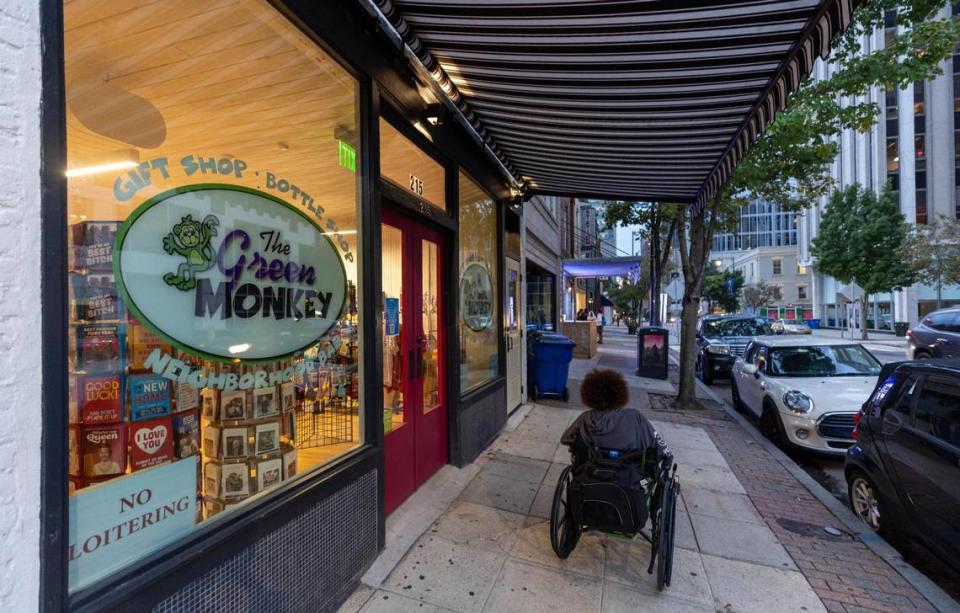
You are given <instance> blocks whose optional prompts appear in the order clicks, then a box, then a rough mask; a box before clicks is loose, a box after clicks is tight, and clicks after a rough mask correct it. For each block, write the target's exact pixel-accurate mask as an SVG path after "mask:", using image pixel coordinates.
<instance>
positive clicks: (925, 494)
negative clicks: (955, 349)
mask: <svg viewBox="0 0 960 613" xmlns="http://www.w3.org/2000/svg"><path fill="white" fill-rule="evenodd" d="M856 419H857V422H858V423H857V426H856V427H855V428H854V438H855V439H857V441H858V442H857V444H855V445H854V446H853V447H851V448H850V449H849V450H848V451H847V457H846V464H845V466H844V474H845V475H846V479H847V492H848V495H849V497H850V507H851V508H852V509H853V511H854V513H856V514H857V515H858V516H859V517H860V519H862V520H863V521H864V522H866V523H867V524H868V525H869V526H870V527H872V528H873V529H874V530H876V531H878V532H880V533H881V534H883V535H884V536H886V537H887V538H888V539H890V540H892V541H896V540H898V539H899V537H900V536H909V537H911V538H913V539H915V540H916V541H918V542H920V543H921V544H923V545H924V546H925V547H926V548H927V549H929V550H931V551H933V552H934V553H935V554H937V555H938V556H939V557H941V558H943V561H944V562H946V563H947V564H948V565H949V566H951V567H952V568H953V570H954V571H955V572H960V360H937V361H932V362H900V363H890V364H885V365H884V367H883V370H881V372H880V378H879V381H878V383H877V387H876V388H875V389H874V391H873V393H872V394H871V395H870V398H869V399H868V400H867V402H866V403H864V405H863V407H862V408H861V410H860V413H859V414H858V415H857V418H856Z"/></svg>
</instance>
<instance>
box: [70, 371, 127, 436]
mask: <svg viewBox="0 0 960 613" xmlns="http://www.w3.org/2000/svg"><path fill="white" fill-rule="evenodd" d="M122 389H123V385H122V379H121V377H120V375H119V374H116V375H81V376H79V377H77V386H76V394H77V395H78V400H79V403H80V406H79V409H80V411H79V413H80V422H81V423H83V424H86V425H94V424H109V423H117V422H121V421H123V394H122V393H121V390H122Z"/></svg>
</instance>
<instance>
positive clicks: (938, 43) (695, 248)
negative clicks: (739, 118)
mask: <svg viewBox="0 0 960 613" xmlns="http://www.w3.org/2000/svg"><path fill="white" fill-rule="evenodd" d="M942 6H943V1H942V0H907V1H905V2H898V1H897V0H865V1H864V2H863V3H861V4H860V5H859V6H858V7H857V9H856V10H855V11H854V13H853V15H852V16H851V21H850V24H849V25H848V27H847V29H846V30H845V31H844V32H843V33H841V34H840V35H839V36H837V37H836V39H835V40H834V41H833V43H832V47H831V52H830V55H829V57H828V61H830V62H831V63H832V65H833V67H832V70H831V73H830V76H829V77H828V78H826V79H824V80H821V81H818V82H816V83H814V82H812V81H811V80H809V79H808V80H807V81H805V82H804V83H802V84H801V86H800V88H799V89H798V90H797V91H796V92H794V93H793V94H792V95H791V96H790V98H789V99H788V101H787V107H786V108H785V109H783V110H781V111H780V112H779V113H778V114H777V116H776V118H775V119H774V121H773V122H772V123H770V124H768V125H767V126H766V129H765V131H764V132H763V133H762V134H761V135H760V136H759V137H758V138H757V139H756V141H755V142H753V143H751V147H750V149H749V150H748V152H747V155H746V157H745V158H744V159H743V160H741V161H740V162H739V164H738V165H737V167H736V168H735V169H734V170H733V172H732V173H731V175H730V177H729V178H728V179H727V181H726V183H725V184H724V185H723V186H722V188H721V189H720V190H718V193H717V194H715V195H714V196H713V197H712V198H710V199H708V200H707V201H706V202H705V203H703V204H702V205H701V206H697V207H686V206H678V207H676V208H675V209H673V210H675V211H676V215H677V217H678V220H677V226H676V245H677V250H678V251H679V252H680V259H681V263H682V265H683V284H684V290H683V291H684V295H683V310H682V311H681V315H680V321H681V334H680V385H679V390H678V393H677V400H676V404H677V406H678V407H680V408H687V407H696V406H698V402H697V400H696V381H695V374H694V373H695V364H696V355H697V348H696V323H697V314H698V310H699V304H700V295H701V290H702V287H703V278H704V274H705V270H706V264H707V259H708V258H709V253H710V245H711V243H712V241H713V235H714V233H715V232H716V231H717V230H718V228H722V227H723V226H724V224H727V223H731V221H732V220H733V219H735V218H736V216H737V214H738V212H739V207H740V206H742V205H744V204H746V203H747V202H749V200H751V199H756V198H761V199H765V200H768V201H770V202H776V203H777V204H779V205H780V207H781V210H786V211H798V210H801V209H803V208H806V207H809V206H811V205H812V204H814V203H815V202H817V201H818V200H819V198H820V197H821V196H825V195H827V194H829V193H830V190H831V189H832V187H833V180H832V178H831V177H830V173H829V165H830V164H831V163H832V162H833V160H834V158H835V157H836V154H837V151H838V145H837V140H838V139H837V136H838V135H839V134H840V133H841V132H842V131H844V130H848V129H852V130H858V131H866V130H869V129H870V128H871V127H872V126H873V125H874V124H875V123H876V122H877V121H878V119H879V118H880V117H881V114H880V108H879V106H878V105H877V103H875V102H871V99H872V97H871V96H868V95H867V94H869V93H870V91H871V89H872V88H874V87H878V86H879V87H883V88H885V89H893V88H904V87H907V86H908V85H909V84H911V83H913V82H915V81H923V80H927V79H931V78H933V77H935V76H937V75H939V74H941V72H942V70H941V66H940V63H941V62H942V61H943V60H945V59H947V58H948V57H950V55H951V54H952V53H953V49H954V47H955V45H956V43H957V40H958V39H960V23H956V22H954V21H953V19H952V18H951V17H949V16H947V17H946V18H938V15H937V14H938V12H939V11H940V9H941V8H942ZM891 10H896V11H897V22H898V26H899V27H898V29H897V33H896V35H895V36H893V37H891V38H890V39H889V41H888V43H887V44H886V45H885V47H884V48H882V49H867V48H864V46H863V43H864V42H865V41H868V40H871V37H870V36H869V35H870V34H872V33H873V32H875V31H876V30H878V29H880V30H882V29H883V28H884V25H885V23H884V17H885V13H886V12H887V11H891ZM663 208H664V210H671V208H673V207H670V206H664V207H663Z"/></svg>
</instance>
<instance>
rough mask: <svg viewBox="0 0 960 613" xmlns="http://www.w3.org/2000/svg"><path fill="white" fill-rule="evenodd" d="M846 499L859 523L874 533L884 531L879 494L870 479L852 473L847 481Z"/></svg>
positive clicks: (858, 473) (860, 472) (858, 472)
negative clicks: (865, 525) (868, 527)
mask: <svg viewBox="0 0 960 613" xmlns="http://www.w3.org/2000/svg"><path fill="white" fill-rule="evenodd" d="M847 498H848V499H849V500H850V508H851V509H853V512H854V513H855V514H856V515H857V517H859V518H860V521H862V522H863V523H865V524H867V525H868V526H870V527H871V528H872V529H873V531H874V532H881V531H882V530H883V529H884V527H885V526H884V524H883V520H884V518H883V514H882V513H881V512H880V494H879V493H878V492H877V488H876V486H874V484H873V481H871V480H870V477H868V476H867V475H866V474H865V473H863V472H862V471H859V470H858V471H855V472H853V473H852V474H851V475H850V477H849V478H848V479H847Z"/></svg>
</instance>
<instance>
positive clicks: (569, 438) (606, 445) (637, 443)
mask: <svg viewBox="0 0 960 613" xmlns="http://www.w3.org/2000/svg"><path fill="white" fill-rule="evenodd" d="M578 430H580V431H582V432H583V433H584V434H586V436H587V438H588V439H589V440H590V441H592V442H593V444H594V445H596V446H598V447H601V448H603V449H616V450H618V451H638V450H644V449H650V448H652V447H656V449H657V456H658V458H659V460H661V461H663V460H667V459H670V458H673V451H672V450H671V449H670V447H669V446H667V443H666V442H665V441H664V440H663V437H661V436H660V433H659V432H657V429H656V428H654V427H653V424H651V423H650V420H649V419H647V418H646V417H644V416H643V414H642V413H640V411H637V410H636V409H614V410H612V411H597V410H590V411H585V412H583V413H581V414H580V416H579V417H577V419H575V420H574V422H573V423H572V424H570V427H569V428H567V430H566V431H565V432H564V433H563V436H562V437H560V442H561V443H563V444H564V445H572V444H573V442H574V441H575V440H576V436H577V431H578Z"/></svg>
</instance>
